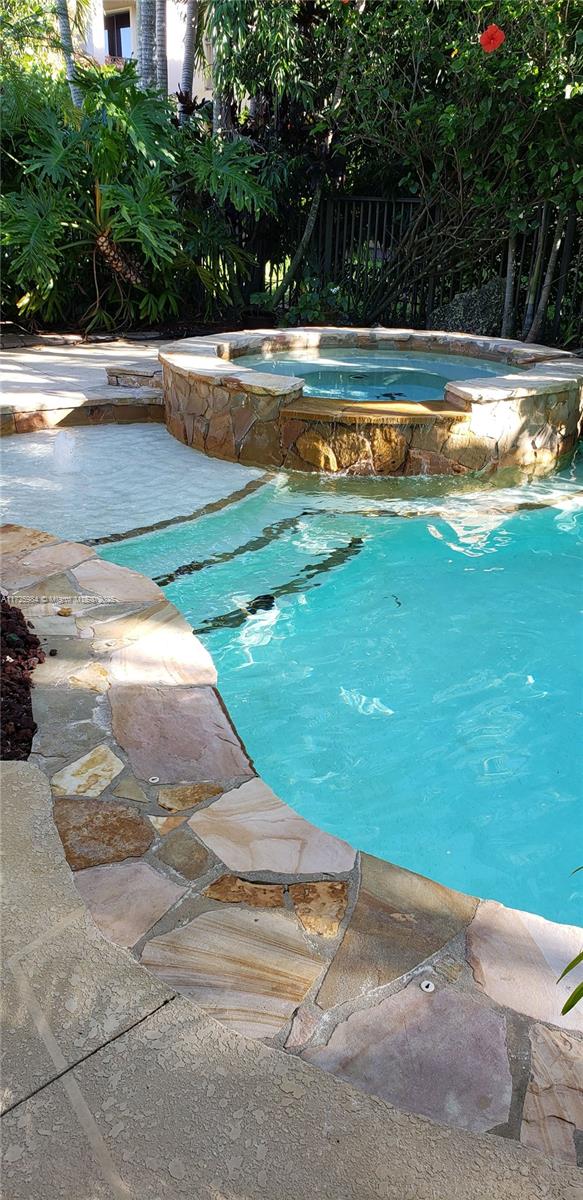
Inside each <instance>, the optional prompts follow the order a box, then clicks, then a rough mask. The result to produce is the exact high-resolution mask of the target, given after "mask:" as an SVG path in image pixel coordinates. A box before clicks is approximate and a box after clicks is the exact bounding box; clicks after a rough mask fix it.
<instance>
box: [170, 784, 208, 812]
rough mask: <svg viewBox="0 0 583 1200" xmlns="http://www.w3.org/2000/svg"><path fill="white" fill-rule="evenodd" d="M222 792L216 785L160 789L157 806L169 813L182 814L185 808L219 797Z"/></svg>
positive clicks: (181, 785) (186, 785) (185, 785)
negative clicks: (166, 809)
mask: <svg viewBox="0 0 583 1200" xmlns="http://www.w3.org/2000/svg"><path fill="white" fill-rule="evenodd" d="M222 790H223V789H222V788H221V787H218V786H217V784H216V783H183V784H179V785H178V786H177V787H161V788H160V791H159V792H158V804H159V805H160V808H168V809H170V811H171V812H183V811H184V810H185V809H187V808H194V805H195V804H202V802H203V801H204V800H211V799H212V797H213V796H220V795H221V792H222Z"/></svg>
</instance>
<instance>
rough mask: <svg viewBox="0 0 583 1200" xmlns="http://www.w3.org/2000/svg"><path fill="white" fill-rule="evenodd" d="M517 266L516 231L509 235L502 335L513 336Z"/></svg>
mask: <svg viewBox="0 0 583 1200" xmlns="http://www.w3.org/2000/svg"><path fill="white" fill-rule="evenodd" d="M515 267H516V231H515V230H513V231H512V233H510V234H509V236H508V260H507V262H506V289H505V292H504V310H503V312H502V328H501V330H500V336H501V337H512V331H513V328H514V274H515Z"/></svg>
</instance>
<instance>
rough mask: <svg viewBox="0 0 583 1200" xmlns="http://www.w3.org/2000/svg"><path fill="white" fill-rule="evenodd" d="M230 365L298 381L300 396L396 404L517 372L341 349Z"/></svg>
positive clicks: (255, 357)
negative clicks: (462, 383)
mask: <svg viewBox="0 0 583 1200" xmlns="http://www.w3.org/2000/svg"><path fill="white" fill-rule="evenodd" d="M235 363H236V365H237V366H244V367H253V368H255V369H259V370H263V371H267V372H269V374H272V375H293V376H301V378H302V379H304V380H305V384H304V395H305V396H322V397H326V398H327V399H345V400H356V401H359V400H360V401H367V400H369V401H370V400H375V401H376V400H385V401H389V402H390V401H393V402H397V403H398V402H399V401H403V400H406V401H416V402H417V403H427V402H428V401H430V400H442V399H443V393H444V389H445V386H446V384H447V383H449V382H451V381H452V380H460V381H461V380H468V379H487V378H490V377H494V376H498V375H507V374H512V373H513V372H517V371H518V370H519V368H517V367H511V366H507V364H506V363H500V362H492V360H491V359H486V358H469V357H467V356H465V355H462V354H435V353H433V354H423V353H422V352H417V351H413V352H411V353H408V352H407V351H404V350H397V351H392V352H391V351H388V350H387V351H383V352H375V351H373V350H363V349H358V348H356V347H341V346H340V347H329V348H326V349H324V348H322V349H319V348H318V347H312V348H310V349H309V350H290V351H285V352H280V353H277V352H276V353H272V354H245V355H242V356H240V357H238V358H236V359H235Z"/></svg>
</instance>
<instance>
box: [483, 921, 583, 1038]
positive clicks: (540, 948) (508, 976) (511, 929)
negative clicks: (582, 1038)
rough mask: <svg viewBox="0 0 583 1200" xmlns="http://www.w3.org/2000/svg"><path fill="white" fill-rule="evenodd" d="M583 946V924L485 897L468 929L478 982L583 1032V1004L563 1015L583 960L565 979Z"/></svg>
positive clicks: (504, 1000) (517, 1005) (533, 1013)
mask: <svg viewBox="0 0 583 1200" xmlns="http://www.w3.org/2000/svg"><path fill="white" fill-rule="evenodd" d="M581 949H583V930H581V929H578V928H577V926H576V925H557V924H556V923H555V922H553V921H546V920H545V918H544V917H537V916H535V915H534V914H533V913H525V912H517V911H516V910H515V909H512V908H505V907H504V906H503V905H502V904H497V903H496V902H495V901H493V900H486V901H483V902H482V903H481V904H480V905H479V908H478V911H477V913H476V915H475V917H474V919H473V921H472V923H471V925H470V927H469V929H468V934H467V956H468V962H469V964H470V966H471V968H472V971H473V973H474V978H475V980H476V983H477V984H478V987H480V988H482V990H483V991H484V992H486V993H487V995H488V996H491V997H492V999H493V1000H496V1001H497V1003H498V1004H503V1005H507V1006H508V1007H509V1008H514V1009H516V1011H517V1012H523V1013H526V1014H527V1015H528V1016H530V1017H534V1018H535V1019H536V1020H538V1021H550V1022H551V1023H552V1024H553V1025H559V1026H560V1027H561V1028H562V1029H574V1030H578V1031H579V1032H583V1009H582V1008H581V1006H580V1005H579V1006H577V1007H575V1008H573V1009H571V1012H569V1013H567V1015H566V1016H564V1017H563V1016H562V1015H561V1009H562V1007H563V1004H564V1003H565V1000H566V999H567V997H568V996H569V994H570V992H571V991H572V989H573V988H574V987H575V985H576V984H577V983H580V982H581V981H582V980H583V965H582V966H580V967H578V968H576V969H575V970H574V971H572V972H571V973H570V974H569V975H567V976H566V978H565V979H563V980H562V981H561V982H560V983H558V982H557V980H558V977H559V975H560V974H561V972H562V970H563V969H564V967H566V966H567V963H569V962H571V960H572V959H573V958H575V956H576V955H577V954H579V953H580V951H581Z"/></svg>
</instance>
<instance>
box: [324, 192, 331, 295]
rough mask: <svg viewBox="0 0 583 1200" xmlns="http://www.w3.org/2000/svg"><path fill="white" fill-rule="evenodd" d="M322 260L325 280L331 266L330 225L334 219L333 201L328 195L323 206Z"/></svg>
mask: <svg viewBox="0 0 583 1200" xmlns="http://www.w3.org/2000/svg"><path fill="white" fill-rule="evenodd" d="M323 219H324V261H323V263H322V276H323V280H326V279H328V278H329V276H330V269H331V267H332V227H333V221H334V201H333V200H332V199H331V198H330V197H328V198H327V200H326V204H325V206H324V214H323Z"/></svg>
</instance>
